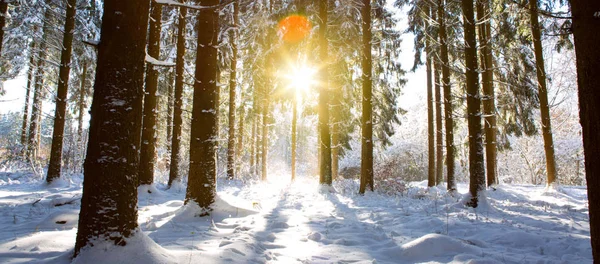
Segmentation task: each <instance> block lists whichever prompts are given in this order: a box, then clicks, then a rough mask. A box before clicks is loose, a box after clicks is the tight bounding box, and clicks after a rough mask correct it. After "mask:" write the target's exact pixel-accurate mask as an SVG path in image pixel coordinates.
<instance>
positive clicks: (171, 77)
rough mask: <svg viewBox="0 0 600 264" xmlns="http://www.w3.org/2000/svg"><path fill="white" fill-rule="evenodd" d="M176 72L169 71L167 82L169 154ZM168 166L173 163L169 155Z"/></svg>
mask: <svg viewBox="0 0 600 264" xmlns="http://www.w3.org/2000/svg"><path fill="white" fill-rule="evenodd" d="M174 81H175V73H174V72H173V71H170V72H169V81H168V83H167V86H168V88H167V126H166V127H167V138H166V139H165V145H166V149H167V155H170V154H171V141H172V138H173V92H174V91H175V84H174ZM167 162H168V163H167V167H169V164H170V163H171V157H170V156H168V160H167Z"/></svg>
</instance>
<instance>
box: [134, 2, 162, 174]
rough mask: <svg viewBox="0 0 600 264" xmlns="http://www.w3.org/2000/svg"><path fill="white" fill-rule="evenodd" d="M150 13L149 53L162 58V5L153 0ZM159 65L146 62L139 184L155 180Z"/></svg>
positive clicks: (153, 56) (151, 55)
mask: <svg viewBox="0 0 600 264" xmlns="http://www.w3.org/2000/svg"><path fill="white" fill-rule="evenodd" d="M151 8H152V10H151V13H150V29H149V30H148V32H149V33H148V34H149V36H148V55H149V56H150V57H152V58H155V59H157V60H158V59H160V58H159V56H160V31H161V27H162V5H161V4H158V3H157V2H156V1H154V0H153V1H152V4H151ZM157 92H158V67H157V66H155V65H153V64H152V63H147V64H146V89H145V92H144V115H143V121H142V144H141V146H140V175H139V184H140V185H143V184H152V182H154V165H155V163H156V118H157V115H158V109H157V96H156V93H157Z"/></svg>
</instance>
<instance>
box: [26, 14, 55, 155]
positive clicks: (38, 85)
mask: <svg viewBox="0 0 600 264" xmlns="http://www.w3.org/2000/svg"><path fill="white" fill-rule="evenodd" d="M50 18H51V10H50V8H47V9H46V11H45V12H44V27H43V30H42V39H41V40H40V46H39V49H38V56H37V58H38V59H37V62H36V65H35V86H34V92H33V102H32V107H31V121H30V122H29V138H28V141H29V143H28V144H27V158H28V159H29V160H30V161H33V160H35V159H36V157H37V155H38V153H37V149H38V144H39V140H38V138H39V137H38V136H39V133H38V131H39V129H40V118H41V116H42V102H43V100H44V61H45V60H46V51H47V50H46V49H47V46H48V43H47V42H46V41H47V38H48V34H50V30H51V28H50Z"/></svg>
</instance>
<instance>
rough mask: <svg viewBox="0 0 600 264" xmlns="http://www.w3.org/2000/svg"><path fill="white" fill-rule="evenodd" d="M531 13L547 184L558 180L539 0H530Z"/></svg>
mask: <svg viewBox="0 0 600 264" xmlns="http://www.w3.org/2000/svg"><path fill="white" fill-rule="evenodd" d="M529 15H530V18H531V35H532V37H533V48H534V53H535V64H536V69H537V71H536V74H537V79H538V97H539V99H540V114H541V115H542V137H543V138H544V152H545V153H546V172H547V174H548V178H547V182H546V184H547V185H548V186H550V185H552V184H553V183H554V182H555V181H556V161H555V159H554V142H553V140H552V124H551V122H550V105H549V102H548V86H547V85H546V67H545V63H544V51H543V49H542V38H541V32H540V24H539V21H538V4H537V0H529Z"/></svg>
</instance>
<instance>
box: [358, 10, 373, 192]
mask: <svg viewBox="0 0 600 264" xmlns="http://www.w3.org/2000/svg"><path fill="white" fill-rule="evenodd" d="M361 16H362V33H363V36H362V44H363V54H362V82H363V87H362V119H361V127H362V138H361V157H360V189H359V193H360V194H364V193H365V190H366V189H367V188H369V190H371V191H373V189H374V188H373V101H372V100H373V99H372V97H373V91H372V89H373V80H372V75H373V69H372V54H371V0H363V7H362V9H361Z"/></svg>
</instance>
